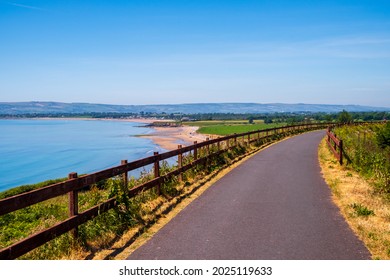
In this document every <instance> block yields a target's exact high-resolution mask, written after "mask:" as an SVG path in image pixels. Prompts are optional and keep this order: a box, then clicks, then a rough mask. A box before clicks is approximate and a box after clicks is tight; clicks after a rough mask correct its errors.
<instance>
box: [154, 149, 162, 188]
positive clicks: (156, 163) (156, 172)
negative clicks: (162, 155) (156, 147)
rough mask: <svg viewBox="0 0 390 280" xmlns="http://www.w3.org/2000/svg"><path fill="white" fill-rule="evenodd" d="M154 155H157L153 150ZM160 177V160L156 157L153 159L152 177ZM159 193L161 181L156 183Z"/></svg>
mask: <svg viewBox="0 0 390 280" xmlns="http://www.w3.org/2000/svg"><path fill="white" fill-rule="evenodd" d="M154 155H155V156H158V152H154ZM158 177H160V161H159V160H158V159H156V160H155V161H154V178H158ZM160 193H161V183H158V184H157V195H160Z"/></svg>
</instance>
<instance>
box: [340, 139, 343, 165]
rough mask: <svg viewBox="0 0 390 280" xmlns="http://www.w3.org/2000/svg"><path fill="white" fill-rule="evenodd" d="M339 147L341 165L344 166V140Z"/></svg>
mask: <svg viewBox="0 0 390 280" xmlns="http://www.w3.org/2000/svg"><path fill="white" fill-rule="evenodd" d="M339 145H340V146H339V153H340V154H339V156H340V165H343V140H340V143H339Z"/></svg>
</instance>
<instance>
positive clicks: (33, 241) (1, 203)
mask: <svg viewBox="0 0 390 280" xmlns="http://www.w3.org/2000/svg"><path fill="white" fill-rule="evenodd" d="M329 125H331V124H330V123H313V124H301V125H293V126H285V127H278V128H271V129H265V130H258V131H252V132H247V133H241V134H234V135H229V136H224V137H220V138H217V139H212V140H206V141H204V142H201V143H197V142H194V144H193V145H190V146H187V147H182V146H179V148H178V149H176V150H173V151H169V152H165V153H162V154H159V153H157V152H156V153H155V154H154V155H153V156H150V157H147V158H143V159H139V160H136V161H133V162H127V161H126V160H123V161H122V162H121V164H120V165H118V166H115V167H112V168H109V169H105V170H102V171H99V172H96V173H92V174H88V175H83V176H78V175H77V173H70V174H69V176H68V180H66V181H64V182H61V183H56V184H53V185H50V186H47V187H44V188H40V189H37V190H33V191H30V192H26V193H22V194H19V195H15V196H12V197H9V198H5V199H2V200H0V216H1V215H5V214H7V213H10V212H13V211H17V210H19V209H23V208H25V207H28V206H31V205H34V204H36V203H39V202H43V201H46V200H48V199H51V198H55V197H58V196H62V195H65V194H67V195H68V196H69V218H68V219H66V220H64V221H62V222H60V223H58V224H56V225H54V226H52V227H50V228H47V229H45V230H42V231H41V232H38V233H36V234H34V235H31V236H29V237H27V238H25V239H23V240H21V241H18V242H17V243H14V244H12V245H10V246H8V247H6V248H2V249H0V259H15V258H18V257H20V256H22V255H24V254H26V253H27V252H29V251H31V250H33V249H35V248H38V247H39V246H41V245H43V244H45V243H46V242H48V241H50V240H52V239H54V238H56V237H58V236H60V235H62V234H64V233H66V232H69V231H73V234H74V235H75V236H76V237H77V228H78V226H80V225H82V224H83V223H85V222H87V221H89V220H91V219H93V218H95V217H96V216H98V215H100V214H102V213H105V212H107V211H108V210H110V209H112V208H114V207H116V206H117V204H118V201H117V199H116V198H115V197H114V198H111V199H108V200H106V201H104V202H102V203H100V204H98V205H96V206H94V207H92V208H89V209H87V210H85V211H82V212H79V211H78V210H79V209H78V192H79V191H80V190H82V189H84V188H87V187H89V186H91V185H92V184H96V183H98V182H100V181H102V180H106V179H110V178H113V177H118V176H120V177H121V178H122V180H123V181H124V184H125V185H127V183H128V172H130V171H132V170H135V169H138V168H142V167H146V166H149V165H153V172H154V178H153V179H152V180H150V181H148V182H146V183H143V184H141V185H138V186H135V187H133V188H132V189H129V190H128V196H129V197H130V198H131V197H134V196H136V195H137V194H138V193H140V192H142V191H145V190H148V189H151V188H153V187H156V188H157V191H158V193H159V192H160V186H161V185H162V184H163V183H164V181H166V180H169V179H171V178H172V177H174V176H179V178H180V176H182V173H183V172H185V171H187V170H189V169H191V168H193V167H195V166H197V165H199V164H207V160H208V159H210V158H212V157H215V156H218V155H220V154H222V153H224V152H225V151H227V150H229V149H232V148H234V147H236V146H237V145H239V143H238V142H241V143H242V144H244V145H245V144H250V143H252V142H256V141H264V140H269V139H272V138H273V137H276V136H277V137H280V136H283V135H289V134H296V133H301V132H304V131H308V130H316V129H324V128H326V127H328V126H329ZM330 137H332V136H330ZM332 139H333V138H332ZM338 143H339V142H338ZM210 147H213V149H210ZM200 151H202V153H200ZM185 153H191V154H192V155H193V160H192V161H191V162H190V163H188V164H186V165H183V160H182V159H183V154H185ZM173 157H177V160H178V165H177V169H175V170H174V171H171V172H170V173H168V174H165V175H163V176H161V175H160V162H161V161H163V160H166V159H169V158H173Z"/></svg>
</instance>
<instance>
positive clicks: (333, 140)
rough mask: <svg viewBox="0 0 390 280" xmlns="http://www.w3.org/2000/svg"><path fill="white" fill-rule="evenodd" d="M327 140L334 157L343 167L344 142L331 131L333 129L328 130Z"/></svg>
mask: <svg viewBox="0 0 390 280" xmlns="http://www.w3.org/2000/svg"><path fill="white" fill-rule="evenodd" d="M326 135H327V136H328V137H327V140H326V142H327V143H328V146H329V148H330V149H331V150H332V152H333V154H334V156H335V157H336V158H337V160H338V161H339V163H340V165H343V140H341V139H338V138H337V136H336V134H334V133H333V132H332V131H331V127H328V129H327V130H326Z"/></svg>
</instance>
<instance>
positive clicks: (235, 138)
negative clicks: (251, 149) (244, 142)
mask: <svg viewBox="0 0 390 280" xmlns="http://www.w3.org/2000/svg"><path fill="white" fill-rule="evenodd" d="M234 146H235V147H237V136H236V133H234Z"/></svg>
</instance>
